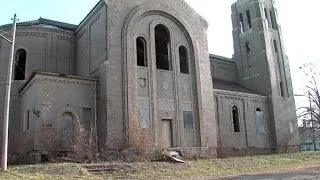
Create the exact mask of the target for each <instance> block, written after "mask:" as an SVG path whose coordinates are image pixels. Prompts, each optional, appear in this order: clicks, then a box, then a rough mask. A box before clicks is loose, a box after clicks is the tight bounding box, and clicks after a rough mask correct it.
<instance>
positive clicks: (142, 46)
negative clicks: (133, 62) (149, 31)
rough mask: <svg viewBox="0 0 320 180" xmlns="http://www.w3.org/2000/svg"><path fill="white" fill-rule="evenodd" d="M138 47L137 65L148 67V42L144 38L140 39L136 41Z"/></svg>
mask: <svg viewBox="0 0 320 180" xmlns="http://www.w3.org/2000/svg"><path fill="white" fill-rule="evenodd" d="M136 46H137V65H138V66H143V67H148V61H147V54H146V52H147V50H146V49H147V48H146V41H145V39H144V38H143V37H138V38H137V41H136Z"/></svg>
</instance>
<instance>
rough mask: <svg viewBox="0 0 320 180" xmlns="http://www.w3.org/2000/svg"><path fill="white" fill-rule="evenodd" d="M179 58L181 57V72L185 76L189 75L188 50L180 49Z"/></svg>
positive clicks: (182, 47)
mask: <svg viewBox="0 0 320 180" xmlns="http://www.w3.org/2000/svg"><path fill="white" fill-rule="evenodd" d="M179 57H180V72H181V73H184V74H189V60H188V50H187V48H186V47H184V46H180V47H179Z"/></svg>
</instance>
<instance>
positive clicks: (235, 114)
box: [232, 105, 240, 132]
mask: <svg viewBox="0 0 320 180" xmlns="http://www.w3.org/2000/svg"><path fill="white" fill-rule="evenodd" d="M232 122H233V132H240V121H239V108H238V107H237V106H236V105H234V106H232Z"/></svg>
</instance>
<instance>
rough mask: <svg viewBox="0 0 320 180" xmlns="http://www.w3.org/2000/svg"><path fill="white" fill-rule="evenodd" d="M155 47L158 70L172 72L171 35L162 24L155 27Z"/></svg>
mask: <svg viewBox="0 0 320 180" xmlns="http://www.w3.org/2000/svg"><path fill="white" fill-rule="evenodd" d="M155 46H156V61H157V62H156V64H157V69H163V70H172V68H171V47H170V33H169V30H168V28H167V27H165V26H164V25H162V24H159V25H157V26H156V27H155Z"/></svg>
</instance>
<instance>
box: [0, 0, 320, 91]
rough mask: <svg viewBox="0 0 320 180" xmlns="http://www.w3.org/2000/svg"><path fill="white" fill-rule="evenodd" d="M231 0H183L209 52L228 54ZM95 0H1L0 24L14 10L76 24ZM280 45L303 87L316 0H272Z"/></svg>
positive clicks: (317, 46) (314, 36) (319, 57)
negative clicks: (200, 20)
mask: <svg viewBox="0 0 320 180" xmlns="http://www.w3.org/2000/svg"><path fill="white" fill-rule="evenodd" d="M159 1H160V0H159ZM234 1H235V0H186V2H187V3H189V4H190V5H191V7H193V8H194V9H195V10H196V11H197V12H198V13H199V14H200V15H202V16H203V17H204V18H205V19H206V20H207V21H208V22H209V29H208V41H209V51H210V53H213V54H218V55H222V56H226V57H232V54H233V42H232V26H231V4H232V3H233V2H234ZM97 2H98V0H10V1H9V0H2V2H1V6H0V24H6V23H10V22H11V20H10V19H11V17H12V16H13V14H14V13H17V16H18V18H19V19H20V21H28V20H35V19H38V18H39V17H40V16H41V17H43V18H48V19H52V20H57V21H63V22H67V23H72V24H78V23H79V22H80V21H81V20H82V19H83V18H84V17H85V16H86V15H87V14H88V12H89V11H90V10H91V9H92V8H93V7H94V5H95V4H96V3H97ZM275 2H276V5H277V8H278V15H279V19H278V20H279V23H280V24H281V26H282V31H283V36H284V41H285V42H284V45H285V48H286V50H287V55H288V56H289V61H290V65H291V73H292V77H293V84H294V90H295V93H299V91H300V90H299V88H301V87H303V85H302V84H303V83H302V82H304V81H303V80H304V77H303V74H302V73H301V72H300V70H299V66H301V65H302V64H303V63H304V62H308V61H314V62H316V61H320V53H319V52H320V20H319V18H320V10H319V7H320V0H303V1H301V0H275Z"/></svg>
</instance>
